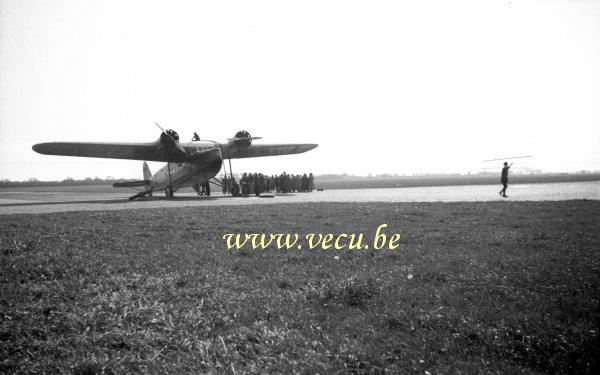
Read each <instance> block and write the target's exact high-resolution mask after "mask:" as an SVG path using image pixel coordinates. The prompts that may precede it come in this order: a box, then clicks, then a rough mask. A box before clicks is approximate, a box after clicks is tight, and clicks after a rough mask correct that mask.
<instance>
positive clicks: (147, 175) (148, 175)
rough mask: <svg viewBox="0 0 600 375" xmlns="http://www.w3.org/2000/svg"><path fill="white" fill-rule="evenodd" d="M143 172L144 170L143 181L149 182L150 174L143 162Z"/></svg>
mask: <svg viewBox="0 0 600 375" xmlns="http://www.w3.org/2000/svg"><path fill="white" fill-rule="evenodd" d="M143 170H144V180H150V179H151V178H152V172H150V168H149V167H148V163H146V162H144V166H143Z"/></svg>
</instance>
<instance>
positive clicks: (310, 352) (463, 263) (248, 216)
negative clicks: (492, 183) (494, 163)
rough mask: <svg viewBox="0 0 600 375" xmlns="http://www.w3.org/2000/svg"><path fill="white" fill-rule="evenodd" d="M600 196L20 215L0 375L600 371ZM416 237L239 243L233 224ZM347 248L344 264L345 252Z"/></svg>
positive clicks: (14, 224)
mask: <svg viewBox="0 0 600 375" xmlns="http://www.w3.org/2000/svg"><path fill="white" fill-rule="evenodd" d="M598 212H600V202H597V201H571V202H491V203H398V204H337V203H326V204H324V203H319V204H301V205H296V204H289V205H287V204H278V205H258V206H244V207H196V208H185V209H168V210H134V211H112V212H77V213H60V214H48V215H17V216H4V217H3V218H2V222H1V223H0V233H1V241H2V242H1V251H0V302H1V310H0V372H7V373H16V372H38V373H53V372H61V373H62V372H72V373H76V374H95V373H129V372H147V371H150V372H169V373H192V372H193V373H197V372H219V373H220V372H229V373H252V372H282V373H314V372H319V373H329V372H340V371H351V372H367V373H381V372H392V373H397V372H404V373H406V372H409V373H410V372H414V373H421V374H423V373H424V372H425V371H429V372H430V373H432V374H436V373H449V372H468V373H471V372H481V373H498V372H500V373H507V372H522V371H523V372H527V373H573V372H577V373H594V372H597V371H599V367H598V366H599V364H598V360H597V358H596V354H597V353H598V352H599V351H600V342H599V340H600V336H599V329H600V307H599V306H600V305H599V299H600V295H599V292H598V291H599V290H600V288H599V286H600V253H599V244H600V237H599V236H600V234H599V233H600V218H599V216H598ZM382 223H386V224H388V226H389V231H390V232H391V231H396V232H399V233H401V235H402V239H401V241H400V245H401V246H400V248H399V249H398V250H396V251H371V250H369V251H360V252H349V251H344V252H338V253H336V252H334V251H310V250H304V249H303V250H293V251H278V250H267V251H229V250H226V248H225V244H224V241H223V240H222V236H223V234H224V233H231V232H240V231H248V232H277V233H280V232H298V233H301V234H305V233H310V232H318V231H325V232H332V233H341V232H346V233H348V232H351V233H352V232H365V235H366V236H367V237H370V236H372V234H373V232H374V231H375V229H376V227H377V226H378V225H379V224H382ZM336 255H337V256H339V259H337V260H336V259H335V258H334V257H335V256H336Z"/></svg>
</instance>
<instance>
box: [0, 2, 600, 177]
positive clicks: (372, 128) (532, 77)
mask: <svg viewBox="0 0 600 375" xmlns="http://www.w3.org/2000/svg"><path fill="white" fill-rule="evenodd" d="M155 122H158V123H159V124H161V126H163V127H164V128H171V129H174V130H176V131H177V132H178V133H179V135H180V137H181V138H182V139H184V140H188V139H191V137H192V135H193V132H194V131H196V132H197V133H198V134H199V135H200V137H201V138H202V139H212V140H225V139H227V138H230V137H232V136H233V135H234V134H235V133H236V132H237V131H238V130H242V129H243V130H247V131H248V132H250V133H251V134H252V135H253V136H261V137H263V140H261V141H255V142H264V143H318V144H319V147H318V148H317V149H315V150H312V151H309V152H307V153H304V154H299V155H293V156H280V157H272V158H256V159H247V160H233V161H232V163H233V169H234V172H243V171H249V172H250V171H252V172H264V173H269V174H270V173H280V172H282V171H287V172H288V173H299V172H302V173H304V172H312V173H316V174H326V173H348V174H355V175H368V174H373V175H376V174H381V173H389V174H414V173H440V172H442V173H457V172H458V173H466V172H479V171H481V170H483V168H495V167H500V165H499V164H501V162H497V163H492V164H490V163H484V162H482V161H483V160H486V159H494V158H504V157H509V156H521V155H532V156H533V157H532V158H528V159H515V167H518V168H533V169H541V170H543V171H553V172H570V171H578V170H584V169H585V170H600V1H592V0H564V1H559V0H543V1H519V0H511V1H495V0H477V1H464V0H456V1H446V0H440V1H434V0H430V1H427V0H425V1H377V0H369V1H363V0H344V1H327V0H319V1H282V0H276V1H233V0H232V1H168V2H167V1H147V0H144V1H105V0H103V1H89V0H71V1H66V0H53V1H42V0H39V1H33V0H19V1H17V0H13V1H7V0H0V179H11V180H25V179H28V178H38V179H40V180H61V179H64V178H67V177H72V178H85V177H95V176H98V177H100V178H104V177H106V176H112V177H126V178H131V177H134V178H139V177H140V176H141V173H142V172H141V171H142V162H141V161H127V160H114V159H90V158H73V157H60V156H47V155H39V154H36V153H35V152H34V151H32V150H31V146H32V145H33V144H35V143H39V142H48V141H80V142H85V141H88V142H149V141H153V140H155V139H157V138H158V136H159V130H158V129H157V128H156V126H155V125H154V123H155ZM497 164H498V165H497ZM159 167H160V163H151V169H152V170H153V171H154V170H156V169H158V168H159Z"/></svg>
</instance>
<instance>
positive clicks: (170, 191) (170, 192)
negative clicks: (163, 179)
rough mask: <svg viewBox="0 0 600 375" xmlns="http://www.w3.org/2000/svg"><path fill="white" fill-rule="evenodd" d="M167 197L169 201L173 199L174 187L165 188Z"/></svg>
mask: <svg viewBox="0 0 600 375" xmlns="http://www.w3.org/2000/svg"><path fill="white" fill-rule="evenodd" d="M165 195H166V196H167V198H169V199H170V198H173V187H172V186H171V185H167V187H166V188H165Z"/></svg>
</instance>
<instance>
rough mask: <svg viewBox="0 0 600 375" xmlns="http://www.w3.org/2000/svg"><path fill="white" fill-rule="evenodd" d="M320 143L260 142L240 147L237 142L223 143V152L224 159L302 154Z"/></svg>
mask: <svg viewBox="0 0 600 375" xmlns="http://www.w3.org/2000/svg"><path fill="white" fill-rule="evenodd" d="M317 146H318V145H317V144H313V143H306V144H259V145H254V144H252V145H249V146H247V147H239V146H237V145H235V144H226V145H222V153H223V158H224V159H242V158H256V157H260V156H277V155H291V154H300V153H303V152H306V151H309V150H312V149H313V148H316V147H317Z"/></svg>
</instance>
